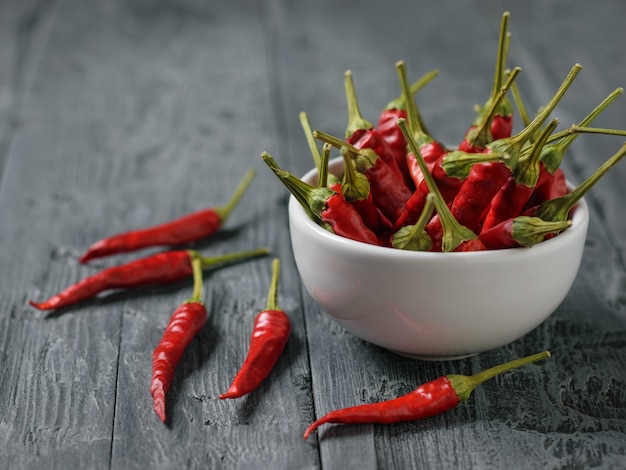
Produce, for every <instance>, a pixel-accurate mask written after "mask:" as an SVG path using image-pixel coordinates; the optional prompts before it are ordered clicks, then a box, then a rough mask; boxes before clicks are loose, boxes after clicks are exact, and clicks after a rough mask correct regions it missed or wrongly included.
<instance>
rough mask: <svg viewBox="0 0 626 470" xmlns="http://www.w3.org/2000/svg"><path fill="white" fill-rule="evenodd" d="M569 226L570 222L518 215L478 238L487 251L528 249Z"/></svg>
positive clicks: (484, 232)
mask: <svg viewBox="0 0 626 470" xmlns="http://www.w3.org/2000/svg"><path fill="white" fill-rule="evenodd" d="M571 225H572V221H571V220H563V221H555V222H548V221H545V220H543V219H540V218H539V217H528V216H524V215H520V216H517V217H511V218H509V219H507V220H503V221H502V222H500V223H499V224H496V225H494V226H493V227H490V228H489V229H486V230H483V231H482V232H480V235H479V238H480V241H481V242H482V243H483V244H484V245H485V247H486V248H487V249H488V250H501V249H504V248H516V247H518V246H525V247H527V248H530V247H531V246H533V245H536V244H537V243H540V242H542V241H543V240H544V239H545V238H546V237H547V236H550V235H554V234H556V233H560V232H562V231H563V230H566V229H567V228H568V227H570V226H571Z"/></svg>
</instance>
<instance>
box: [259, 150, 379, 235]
mask: <svg viewBox="0 0 626 470" xmlns="http://www.w3.org/2000/svg"><path fill="white" fill-rule="evenodd" d="M262 157H263V161H264V162H265V163H266V164H267V165H268V166H269V167H270V169H271V170H272V171H273V172H274V174H275V175H276V176H277V177H278V179H280V181H281V182H282V183H283V184H284V185H285V186H286V187H287V189H288V190H289V192H291V194H292V195H293V196H294V197H295V198H296V200H297V201H298V202H299V203H300V205H301V206H302V208H303V209H304V211H305V212H306V213H307V215H308V216H309V217H310V218H311V220H313V221H315V222H316V223H317V224H319V225H320V226H321V227H324V228H325V229H326V230H328V231H329V232H332V233H335V234H337V235H340V236H342V237H345V238H350V239H352V240H356V241H360V242H363V243H369V244H372V245H378V244H379V241H378V237H377V236H376V234H375V233H374V232H372V231H371V230H370V229H369V228H368V227H367V225H365V223H364V222H363V219H362V218H361V216H360V215H359V213H358V212H357V211H356V209H355V208H354V207H352V206H351V205H350V203H349V202H347V201H346V200H345V199H344V198H343V196H340V195H339V194H337V193H336V192H334V191H332V190H330V189H328V188H325V187H323V186H322V187H317V188H316V187H314V186H311V185H309V184H308V183H306V182H304V181H302V180H300V179H299V178H297V177H296V176H294V175H292V174H291V173H289V172H288V171H285V170H283V169H281V168H280V167H279V166H278V164H277V163H276V162H275V161H274V158H273V157H272V156H271V155H270V154H268V153H267V152H263V154H262Z"/></svg>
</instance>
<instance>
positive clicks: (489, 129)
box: [459, 12, 513, 152]
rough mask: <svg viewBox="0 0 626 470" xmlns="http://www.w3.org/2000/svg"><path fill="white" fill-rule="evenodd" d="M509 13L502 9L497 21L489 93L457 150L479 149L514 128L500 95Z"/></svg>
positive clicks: (508, 37) (503, 97)
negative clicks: (495, 44) (500, 18)
mask: <svg viewBox="0 0 626 470" xmlns="http://www.w3.org/2000/svg"><path fill="white" fill-rule="evenodd" d="M509 17H510V14H509V12H504V13H503V14H502V20H501V22H500V35H499V39H498V54H497V59H496V67H495V72H494V78H493V86H492V89H491V95H490V96H489V98H488V99H487V101H486V102H485V104H484V106H483V107H482V108H480V110H479V112H478V115H477V117H476V119H475V120H474V122H473V123H472V125H471V126H470V128H469V129H468V131H467V132H466V134H465V138H464V139H463V141H462V142H461V144H460V145H459V150H463V151H465V152H480V151H482V149H484V148H485V145H487V144H488V143H490V142H491V141H493V140H498V139H502V138H505V137H509V136H510V135H511V132H512V130H513V110H512V107H511V104H510V103H509V101H508V100H507V98H506V95H502V96H499V92H500V88H501V87H502V79H503V77H504V69H505V66H506V56H507V52H508V42H509V39H510V35H509V33H508V31H507V28H508V23H509Z"/></svg>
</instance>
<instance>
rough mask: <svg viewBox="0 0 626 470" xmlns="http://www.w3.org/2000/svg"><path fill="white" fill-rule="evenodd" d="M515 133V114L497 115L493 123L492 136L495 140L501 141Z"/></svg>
mask: <svg viewBox="0 0 626 470" xmlns="http://www.w3.org/2000/svg"><path fill="white" fill-rule="evenodd" d="M512 132H513V114H509V115H506V116H505V115H503V114H496V115H495V116H494V118H493V121H491V136H492V137H493V140H500V139H504V138H506V137H511V133H512Z"/></svg>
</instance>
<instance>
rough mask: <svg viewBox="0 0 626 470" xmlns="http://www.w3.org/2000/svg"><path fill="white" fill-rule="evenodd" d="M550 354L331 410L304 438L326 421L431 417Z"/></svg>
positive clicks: (385, 421) (382, 421)
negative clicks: (391, 397) (504, 375)
mask: <svg viewBox="0 0 626 470" xmlns="http://www.w3.org/2000/svg"><path fill="white" fill-rule="evenodd" d="M548 357H550V353H549V352H548V351H544V352H541V353H538V354H534V355H532V356H527V357H524V358H521V359H516V360H514V361H510V362H507V363H505V364H501V365H498V366H495V367H492V368H490V369H486V370H484V371H482V372H478V373H477V374H474V375H469V376H468V375H458V374H448V375H444V376H442V377H440V378H438V379H435V380H433V381H431V382H427V383H425V384H423V385H421V386H419V387H418V388H416V389H415V390H413V391H411V392H409V393H407V394H405V395H402V396H400V397H398V398H394V399H392V400H386V401H382V402H378V403H367V404H363V405H357V406H352V407H348V408H343V409H339V410H335V411H331V412H329V413H327V414H326V415H324V416H323V417H321V418H320V419H318V420H316V421H315V422H314V423H313V424H311V425H310V426H309V427H308V428H307V429H306V431H305V432H304V439H307V438H308V437H309V435H310V434H311V432H313V430H315V429H317V428H318V427H319V426H321V425H322V424H325V423H339V424H370V423H378V424H391V423H398V422H402V421H417V420H421V419H425V418H430V417H431V416H435V415H438V414H441V413H445V412H446V411H450V410H452V409H454V408H456V406H457V405H458V404H459V403H461V402H464V401H466V400H468V399H469V398H470V396H471V394H472V392H473V391H474V389H475V388H476V387H477V386H478V385H480V384H482V383H483V382H485V381H487V380H489V379H491V378H493V377H495V376H497V375H500V374H502V373H504V372H508V371H510V370H512V369H515V368H518V367H521V366H524V365H527V364H530V363H532V362H536V361H539V360H542V359H546V358H548Z"/></svg>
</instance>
